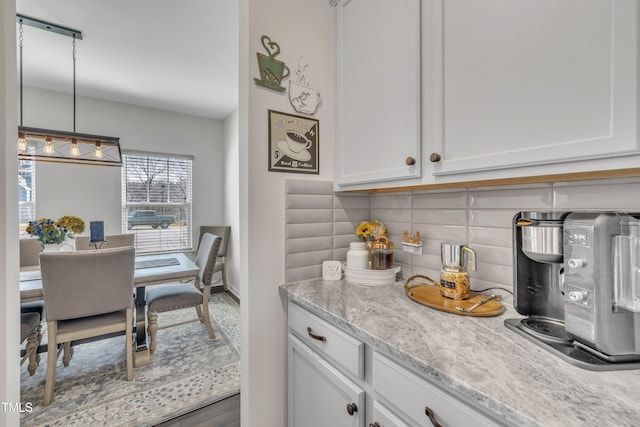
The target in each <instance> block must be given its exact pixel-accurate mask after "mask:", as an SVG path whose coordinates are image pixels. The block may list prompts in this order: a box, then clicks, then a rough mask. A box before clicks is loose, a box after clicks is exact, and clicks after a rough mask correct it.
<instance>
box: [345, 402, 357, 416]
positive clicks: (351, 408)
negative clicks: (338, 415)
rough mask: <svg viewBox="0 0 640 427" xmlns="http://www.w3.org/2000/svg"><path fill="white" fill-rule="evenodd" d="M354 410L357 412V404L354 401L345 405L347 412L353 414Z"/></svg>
mask: <svg viewBox="0 0 640 427" xmlns="http://www.w3.org/2000/svg"><path fill="white" fill-rule="evenodd" d="M356 412H358V406H357V405H356V404H355V403H349V404H348V405H347V413H348V414H349V415H352V416H353V414H355V413H356Z"/></svg>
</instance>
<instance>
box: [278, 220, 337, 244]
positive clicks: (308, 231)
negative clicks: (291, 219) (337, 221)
mask: <svg viewBox="0 0 640 427" xmlns="http://www.w3.org/2000/svg"><path fill="white" fill-rule="evenodd" d="M284 230H285V233H286V238H287V240H288V239H300V238H302V237H320V236H331V235H332V233H333V223H331V222H326V223H314V224H313V225H309V224H287V225H285V229H284Z"/></svg>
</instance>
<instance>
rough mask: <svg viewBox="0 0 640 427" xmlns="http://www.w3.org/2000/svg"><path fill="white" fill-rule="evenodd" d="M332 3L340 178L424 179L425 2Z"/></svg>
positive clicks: (347, 181)
mask: <svg viewBox="0 0 640 427" xmlns="http://www.w3.org/2000/svg"><path fill="white" fill-rule="evenodd" d="M334 3H337V5H336V7H335V21H334V22H335V40H334V41H335V45H334V48H335V60H336V63H335V66H336V74H335V79H336V141H335V143H336V144H335V149H336V163H335V165H336V182H337V183H338V184H352V183H362V182H376V181H387V180H395V179H402V178H409V177H420V175H421V172H422V167H421V145H422V144H421V140H420V133H421V131H420V129H421V123H420V102H421V92H420V81H421V69H420V21H421V20H420V0H394V1H392V2H390V1H388V0H344V1H338V2H334Z"/></svg>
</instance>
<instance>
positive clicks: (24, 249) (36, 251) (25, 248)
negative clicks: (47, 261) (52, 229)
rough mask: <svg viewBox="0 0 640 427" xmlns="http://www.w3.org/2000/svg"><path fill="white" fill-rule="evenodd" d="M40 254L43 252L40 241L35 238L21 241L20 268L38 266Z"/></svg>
mask: <svg viewBox="0 0 640 427" xmlns="http://www.w3.org/2000/svg"><path fill="white" fill-rule="evenodd" d="M40 252H42V244H41V243H40V240H38V239H33V238H24V239H20V267H28V266H32V265H38V256H39V255H40Z"/></svg>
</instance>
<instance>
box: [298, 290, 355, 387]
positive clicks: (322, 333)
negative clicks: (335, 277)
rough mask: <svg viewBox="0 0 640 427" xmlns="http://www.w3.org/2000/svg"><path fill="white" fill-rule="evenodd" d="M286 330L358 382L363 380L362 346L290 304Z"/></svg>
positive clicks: (343, 333)
mask: <svg viewBox="0 0 640 427" xmlns="http://www.w3.org/2000/svg"><path fill="white" fill-rule="evenodd" d="M288 310H289V329H290V330H291V331H292V332H293V333H294V334H295V335H296V336H298V337H299V338H300V339H301V340H302V341H303V342H304V343H305V344H307V345H308V346H309V347H311V348H312V349H314V350H317V351H320V352H321V353H324V354H325V355H326V356H328V357H330V358H331V359H333V360H335V361H336V362H337V363H339V364H340V365H342V366H343V367H344V368H345V369H346V370H347V371H348V372H350V373H352V374H353V375H355V376H356V377H357V378H363V377H364V363H363V360H364V344H363V343H362V342H360V341H358V340H356V339H355V338H352V337H351V336H349V335H347V334H346V333H345V332H342V331H341V330H339V329H338V328H336V327H335V326H333V325H331V324H329V323H328V322H326V321H324V320H322V319H320V318H319V317H318V316H316V315H314V314H312V313H310V312H308V311H307V310H305V309H303V308H302V307H300V306H299V305H296V304H294V303H291V302H290V303H289V308H288Z"/></svg>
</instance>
